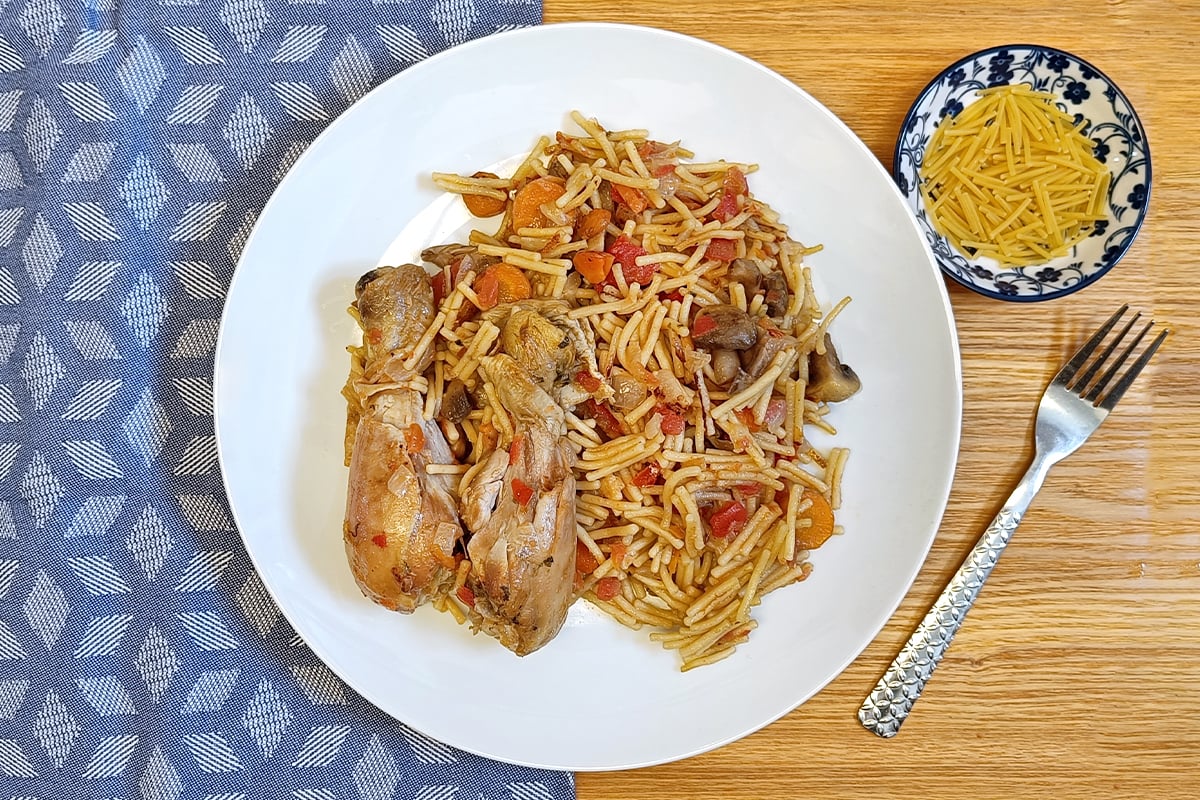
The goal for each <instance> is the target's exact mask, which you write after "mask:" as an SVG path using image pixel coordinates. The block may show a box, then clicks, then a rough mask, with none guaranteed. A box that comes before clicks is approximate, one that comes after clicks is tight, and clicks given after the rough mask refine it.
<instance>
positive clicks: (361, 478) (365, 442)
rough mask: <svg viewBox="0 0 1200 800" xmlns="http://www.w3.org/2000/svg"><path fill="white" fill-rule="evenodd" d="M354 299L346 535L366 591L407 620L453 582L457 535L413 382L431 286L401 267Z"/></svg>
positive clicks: (436, 438) (370, 276) (366, 284)
mask: <svg viewBox="0 0 1200 800" xmlns="http://www.w3.org/2000/svg"><path fill="white" fill-rule="evenodd" d="M355 295H356V298H355V307H356V309H357V311H358V314H359V318H360V321H361V324H362V327H363V331H364V336H363V342H364V347H365V351H366V352H365V356H364V363H363V371H362V375H361V376H360V377H359V378H358V379H357V380H354V381H352V383H351V385H350V387H348V388H349V389H350V392H349V394H350V396H351V397H353V398H355V399H356V400H357V408H355V409H354V411H355V412H356V413H357V414H358V423H357V426H356V428H355V432H354V440H353V445H352V450H351V455H350V476H349V481H348V485H347V495H346V518H345V522H344V524H343V528H342V538H343V540H344V543H345V546H346V556H347V559H348V560H349V562H350V567H351V570H352V571H353V573H354V578H355V580H356V581H357V582H358V586H359V588H360V589H361V590H362V592H363V594H364V595H366V596H367V597H368V598H370V599H371V600H373V601H375V602H376V603H379V604H380V605H383V606H385V607H387V608H390V609H392V610H394V611H400V612H403V613H406V614H408V613H412V611H414V610H415V609H416V608H417V606H419V605H421V604H422V603H425V602H427V601H429V600H431V599H433V598H434V597H437V596H438V595H439V594H443V593H445V592H446V591H447V590H448V588H449V587H450V586H451V585H452V584H453V581H454V567H455V563H454V547H455V544H456V543H457V542H458V541H459V540H460V539H461V538H462V526H461V524H460V523H459V519H458V512H457V509H456V506H455V500H454V495H453V493H452V492H453V486H454V484H453V481H452V476H448V475H430V474H428V473H427V472H426V469H425V468H426V466H427V465H428V464H452V463H454V457H453V455H452V454H451V452H450V447H449V445H448V444H447V443H446V439H445V437H444V436H443V434H442V431H441V428H440V427H439V426H438V425H437V423H436V421H432V420H430V421H426V420H424V419H423V418H422V414H421V412H422V407H423V405H424V403H423V400H422V397H421V394H420V392H418V391H416V390H415V389H413V388H412V387H411V386H410V383H411V381H412V380H413V379H414V378H416V376H418V375H420V374H421V373H422V372H424V370H425V368H426V367H427V366H428V365H429V360H430V358H431V356H430V355H428V354H427V355H425V356H424V357H422V358H418V359H417V360H416V361H415V363H411V364H410V363H409V361H410V360H411V356H412V354H413V349H414V348H415V347H416V345H417V344H418V342H419V341H420V339H421V337H422V335H423V334H424V333H425V330H426V329H427V328H428V327H429V325H430V323H431V322H432V321H433V289H432V287H431V285H430V282H429V277H428V275H426V273H425V271H424V270H423V269H421V268H420V267H418V266H415V265H413V264H405V265H404V266H401V267H381V268H379V269H375V270H372V271H371V272H368V273H367V274H366V275H363V277H362V278H360V279H359V281H358V284H357V286H356V287H355Z"/></svg>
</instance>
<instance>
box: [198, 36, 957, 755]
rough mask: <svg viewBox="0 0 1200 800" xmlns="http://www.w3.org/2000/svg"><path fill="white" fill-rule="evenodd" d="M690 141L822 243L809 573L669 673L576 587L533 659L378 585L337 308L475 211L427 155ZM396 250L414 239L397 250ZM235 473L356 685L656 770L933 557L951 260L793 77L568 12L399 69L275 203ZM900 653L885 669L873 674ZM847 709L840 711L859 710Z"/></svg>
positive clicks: (729, 735) (889, 604)
mask: <svg viewBox="0 0 1200 800" xmlns="http://www.w3.org/2000/svg"><path fill="white" fill-rule="evenodd" d="M571 109H579V110H581V111H582V112H583V113H584V114H586V115H588V116H596V117H598V118H599V119H600V121H601V122H602V123H603V124H605V125H607V126H609V127H610V128H623V127H644V128H649V130H650V131H651V134H652V135H653V136H654V137H655V138H658V139H660V140H667V141H670V140H674V139H682V140H683V142H684V144H685V146H687V147H689V148H691V149H692V150H694V151H695V152H696V154H697V158H699V159H715V158H726V159H729V160H745V161H753V162H756V163H758V164H759V165H761V170H760V171H759V172H758V173H757V174H755V175H753V176H751V178H750V184H751V188H752V189H753V191H754V192H755V194H756V195H757V196H758V197H761V198H763V199H764V200H766V201H767V202H769V203H770V204H771V205H772V206H773V207H774V208H775V209H777V210H778V211H779V212H780V213H781V214H782V215H783V217H784V219H785V220H786V221H787V222H788V223H790V225H791V229H792V234H793V237H794V238H796V239H798V240H800V241H803V242H804V243H806V244H816V243H821V244H824V246H825V250H824V251H823V252H821V253H819V254H816V255H814V256H810V257H809V259H808V261H809V263H810V264H811V265H812V267H813V269H814V272H815V273H816V283H817V286H818V289H819V290H820V292H821V294H822V296H823V297H824V298H825V299H826V301H828V302H829V303H830V304H832V302H834V301H836V300H837V299H839V298H841V297H842V296H843V295H846V294H849V295H851V296H852V297H853V298H854V300H853V302H852V303H851V304H850V306H849V307H848V308H847V309H846V310H845V311H844V312H843V313H842V315H841V316H840V317H839V318H838V320H837V322H836V323H835V325H834V335H835V337H836V341H837V345H838V350H839V352H840V353H841V354H842V355H843V357H844V358H845V359H846V360H847V361H848V362H849V363H850V364H852V365H853V366H854V367H855V369H856V370H857V371H858V373H859V375H861V376H862V379H863V381H864V384H865V388H864V389H863V391H862V392H861V393H860V394H858V395H856V396H855V397H854V398H853V399H851V400H850V401H849V402H846V403H844V404H842V405H841V406H840V407H838V408H836V410H835V411H834V412H833V413H832V415H831V419H832V421H833V423H834V424H835V425H836V426H837V427H838V428H839V429H840V435H839V437H838V440H839V442H841V443H844V444H846V445H848V446H849V447H850V448H851V450H852V452H851V455H850V460H849V465H848V467H847V469H846V473H845V481H844V485H843V494H844V497H845V501H844V507H843V508H842V510H841V512H840V522H841V524H843V525H844V526H845V529H846V534H845V535H844V536H842V537H838V538H836V539H835V540H834V541H831V542H830V543H828V544H827V545H826V546H824V547H822V548H821V549H820V550H819V551H818V552H816V554H815V556H814V558H813V563H814V565H815V570H814V572H813V575H812V577H811V578H810V579H809V580H808V581H807V582H805V583H802V584H798V585H796V586H792V587H789V588H787V589H784V590H781V591H779V592H776V593H775V594H773V595H771V596H770V597H769V598H767V600H766V601H765V602H764V603H763V604H762V606H761V607H759V608H758V609H756V611H755V617H756V618H757V619H758V620H759V623H760V627H759V629H758V630H757V631H755V632H754V634H753V635H752V636H751V639H750V642H749V643H748V644H747V645H745V646H743V647H741V648H739V650H738V652H737V653H736V655H735V656H734V657H732V658H730V659H727V660H726V661H724V662H721V663H719V664H716V665H714V666H710V667H705V668H702V669H698V670H694V671H692V672H689V673H686V674H681V673H680V672H679V664H678V657H677V654H676V653H674V652H668V651H665V650H663V649H661V648H660V647H659V646H658V645H657V644H654V643H653V642H651V641H650V640H649V639H648V637H647V634H646V632H645V631H642V632H634V631H630V630H627V629H625V628H622V627H621V626H620V625H618V624H617V623H615V622H613V621H611V620H609V619H608V618H606V617H604V616H602V615H601V614H600V613H599V612H596V611H595V610H594V609H591V608H590V607H589V606H588V605H587V604H586V603H577V604H576V605H575V607H574V608H573V609H572V611H571V615H570V618H569V620H568V624H567V625H566V626H565V627H564V629H563V631H562V632H561V633H560V634H559V636H558V637H557V638H556V639H555V640H554V641H553V642H551V643H550V644H549V645H548V646H546V647H545V648H543V649H542V650H540V651H538V652H537V653H534V654H533V655H531V656H528V657H526V658H523V659H521V658H517V657H516V656H514V655H512V654H511V653H509V652H508V651H506V650H504V649H503V648H502V647H501V646H500V645H499V644H498V643H496V642H495V641H494V640H492V639H490V638H488V637H487V636H483V635H480V636H472V635H471V634H470V632H469V631H468V629H467V628H465V627H459V626H457V625H456V624H455V623H454V621H453V619H452V618H450V617H449V616H448V615H444V614H438V613H437V612H434V611H432V610H431V609H428V608H424V609H421V610H419V611H418V613H416V614H415V615H412V616H401V615H399V614H395V613H392V612H389V611H386V610H385V609H383V608H381V607H379V606H377V605H374V604H372V603H370V602H369V601H367V600H365V599H364V598H363V597H362V595H361V594H360V593H359V591H358V589H357V588H356V586H355V584H354V581H353V579H352V577H351V575H350V571H349V568H348V567H347V564H346V558H345V555H344V553H343V550H342V541H341V539H342V534H341V528H342V517H343V511H344V504H345V485H346V469H345V468H344V467H343V466H342V440H343V433H344V420H345V403H344V401H343V400H342V398H341V396H340V395H339V391H340V389H341V387H342V384H343V382H344V380H345V377H346V372H347V368H348V364H349V362H348V360H347V355H346V352H345V347H346V346H347V345H348V344H350V343H352V342H354V341H355V339H356V329H355V326H354V324H353V322H352V321H351V319H350V317H349V316H348V315H347V314H346V307H347V305H348V304H349V303H350V301H351V300H352V298H353V286H354V282H355V280H356V279H357V278H358V276H359V275H361V274H362V273H364V272H366V271H367V270H369V269H371V268H372V267H374V266H376V265H377V264H378V263H380V260H381V258H383V257H384V254H385V253H386V254H388V257H389V258H401V257H408V258H413V257H415V256H416V255H417V252H418V250H419V249H420V247H421V246H422V245H425V244H431V243H439V242H441V241H443V240H444V239H445V237H446V236H447V235H450V234H451V233H453V232H455V231H457V230H458V229H459V228H460V227H461V224H462V223H463V222H464V221H465V216H464V215H463V213H462V212H461V211H459V210H458V207H459V206H461V203H457V205H456V203H454V202H450V201H449V200H447V198H446V197H445V196H444V195H441V194H440V193H439V192H438V191H437V190H436V189H435V188H434V187H433V185H432V183H431V181H430V179H429V173H430V172H431V171H433V170H445V171H455V172H463V171H465V172H467V173H470V172H473V171H475V170H477V169H486V168H487V166H489V165H492V164H502V163H504V162H505V161H506V160H508V159H511V158H512V157H513V156H515V155H517V154H520V153H522V152H524V151H526V150H527V149H528V148H529V147H530V146H531V145H532V144H533V142H534V140H535V139H536V137H537V136H538V135H539V134H542V133H553V132H554V131H555V130H558V129H561V128H563V127H564V126H566V125H568V124H569V118H568V114H569V112H570V110H571ZM402 251H403V252H402ZM215 393H216V428H217V439H218V444H219V448H220V458H221V468H222V471H223V474H224V478H225V483H226V487H227V490H228V494H229V501H230V504H231V506H232V509H233V512H234V516H235V517H236V520H237V525H238V529H239V530H240V531H241V534H242V537H243V539H244V540H245V543H246V548H247V549H248V550H249V552H250V556H251V558H252V559H253V560H254V563H255V565H256V567H257V568H258V571H259V573H260V574H261V576H262V578H263V581H264V582H265V583H266V585H267V587H268V589H269V590H270V591H271V594H272V595H273V596H274V598H275V600H276V602H277V603H278V604H279V607H280V609H281V610H282V611H283V613H284V614H285V615H286V616H287V618H288V620H289V621H290V622H291V623H292V625H293V626H295V628H296V630H297V631H298V632H299V633H300V635H301V636H302V637H303V638H304V640H305V641H306V642H307V643H308V644H309V646H311V647H312V649H313V650H314V651H315V652H316V653H317V655H318V656H320V657H321V658H322V659H323V660H324V661H325V662H326V663H327V664H328V665H329V666H330V667H331V668H332V669H333V670H334V671H335V672H336V673H337V674H338V675H340V676H341V677H342V678H343V679H344V680H345V681H346V682H347V683H348V684H349V685H350V686H351V687H353V688H354V689H355V690H356V691H358V692H359V693H360V694H362V695H363V696H364V697H366V698H367V699H368V700H369V701H371V702H372V703H374V704H375V705H377V706H378V707H379V708H381V709H383V710H384V711H386V712H388V713H389V714H391V715H393V716H395V717H396V718H398V719H400V720H402V721H404V722H405V723H407V724H408V725H411V726H412V727H414V728H416V729H418V730H420V731H422V732H424V733H426V734H428V735H430V736H433V737H435V738H437V739H440V740H442V741H444V742H446V743H448V744H451V745H455V746H457V747H460V748H462V749H465V750H469V751H472V752H475V753H478V754H481V755H485V756H489V757H492V758H495V759H500V760H504V761H510V762H516V763H521V764H528V765H533V766H541V767H549V768H555V769H572V770H602V769H621V768H629V767H636V766H643V765H649V764H656V763H661V762H665V761H671V760H674V759H679V758H684V757H686V756H689V755H693V754H696V753H700V752H703V751H705V750H709V749H711V748H714V747H717V746H719V745H722V744H724V743H727V742H730V741H733V740H735V739H737V738H739V737H741V736H744V735H746V734H748V733H750V732H752V731H754V730H757V729H758V728H760V727H762V726H763V725H766V724H767V723H769V722H771V721H772V720H775V719H777V718H778V717H780V716H782V715H783V714H786V713H787V712H788V711H790V710H792V709H794V708H795V707H796V706H798V705H799V704H801V703H803V702H804V701H805V700H806V699H808V698H809V697H810V696H812V695H813V694H814V693H816V692H817V691H818V690H819V689H821V687H823V686H824V685H825V684H826V683H828V682H829V681H830V680H832V679H833V678H834V677H835V676H836V675H837V674H838V673H839V672H841V671H842V670H843V669H844V668H845V667H846V665H848V664H849V663H850V662H851V661H852V660H853V659H854V658H855V657H856V656H857V655H858V654H859V653H860V652H861V651H862V649H863V648H864V647H865V646H866V645H867V644H868V643H869V642H870V641H871V639H872V638H873V637H874V636H875V635H876V634H877V633H878V632H879V630H880V628H881V627H882V626H883V624H884V623H885V622H886V620H887V619H888V617H889V616H890V615H891V614H892V612H893V611H894V610H895V608H896V606H897V605H898V604H899V602H900V600H901V598H902V597H903V595H904V593H905V592H906V591H907V590H908V588H909V585H910V584H911V582H912V580H913V578H914V577H915V576H916V574H917V571H918V569H919V568H920V566H921V564H922V562H923V561H924V559H925V555H926V552H927V551H928V548H929V546H930V544H931V543H932V541H933V537H934V534H935V532H936V529H937V526H938V523H939V521H940V519H941V515H942V512H943V510H944V508H945V503H946V498H947V495H948V493H949V489H950V483H951V479H952V476H953V473H954V466H955V461H956V457H957V452H958V438H959V426H960V419H961V395H962V392H961V375H960V371H959V361H958V343H957V340H956V338H955V330H954V324H953V319H952V315H951V310H950V305H949V302H948V299H947V296H946V291H945V287H944V286H943V283H942V280H941V277H940V274H939V272H938V268H937V265H936V264H935V263H934V261H933V258H932V255H931V253H930V252H929V249H928V247H927V245H926V244H925V242H924V239H923V238H922V237H921V235H920V234H919V231H918V229H917V227H916V224H915V223H914V221H913V218H912V215H911V214H910V213H909V212H908V210H907V209H906V208H905V206H904V203H903V200H902V198H901V196H900V193H899V191H898V190H897V188H896V186H895V185H894V184H893V183H892V181H891V179H890V178H889V177H888V174H887V172H886V171H885V170H884V169H883V167H882V166H881V165H880V164H879V162H878V161H877V160H876V159H875V158H874V157H873V156H872V154H871V153H870V151H869V150H868V149H867V148H866V147H865V146H864V145H863V144H862V142H861V141H859V140H858V139H857V138H856V137H855V136H854V134H853V133H851V131H850V130H849V129H848V128H847V127H846V126H845V125H844V124H843V123H842V122H840V121H839V120H838V119H837V118H836V117H835V116H834V115H833V114H832V113H830V112H829V111H828V110H827V109H826V108H824V107H823V106H821V105H820V104H819V103H817V102H816V101H815V100H813V99H812V98H811V97H809V96H808V95H807V94H805V93H804V92H803V91H801V90H800V89H798V88H797V87H796V86H795V85H793V84H791V83H789V82H788V81H786V80H784V79H783V78H782V77H780V76H779V75H777V74H775V73H773V72H770V71H769V70H767V69H765V68H763V67H762V66H760V65H758V64H756V63H754V62H753V61H750V60H749V59H747V58H744V57H742V56H740V55H737V54H735V53H732V52H729V51H727V50H723V49H721V48H719V47H715V46H713V45H711V44H708V43H705V42H702V41H697V40H695V39H691V38H687V37H684V36H679V35H676V34H671V33H665V32H662V31H656V30H650V29H644V28H635V27H628V26H616V25H602V24H579V25H554V26H545V27H541V28H532V29H527V30H521V31H516V32H511V33H505V34H500V35H496V36H492V37H488V38H486V39H482V40H479V41H476V42H473V43H470V44H467V45H464V46H461V47H457V48H455V49H453V50H451V51H448V52H446V53H444V54H442V55H439V56H436V57H434V58H431V59H429V60H428V61H425V62H423V63H421V64H418V65H416V66H414V67H412V68H410V69H408V70H406V71H405V72H403V73H402V74H400V75H399V76H397V77H396V78H393V79H392V80H390V81H388V82H387V83H385V84H384V85H382V86H381V87H379V88H378V89H376V90H375V91H374V92H372V93H371V94H369V95H368V96H366V97H365V98H363V99H362V100H361V101H360V102H359V103H358V104H357V105H355V106H354V107H353V108H352V109H350V110H349V111H348V112H346V113H345V114H344V115H342V116H341V117H340V118H339V119H338V120H337V121H336V122H334V124H332V125H331V126H330V127H329V129H328V130H327V131H326V132H325V133H324V134H323V135H322V136H321V137H320V138H319V139H318V140H317V141H316V142H314V143H313V144H312V146H311V147H309V149H308V151H307V152H306V153H305V154H304V156H303V157H302V158H301V159H300V160H299V161H298V162H297V163H296V165H295V166H294V167H293V168H292V170H291V172H290V173H289V174H288V176H287V178H286V179H285V180H284V181H283V183H282V184H281V185H280V187H279V188H278V190H277V191H276V193H275V195H274V197H273V198H272V199H271V201H270V203H269V204H268V205H267V207H266V209H265V210H264V211H263V213H262V215H261V217H260V219H259V221H258V224H257V226H256V228H255V230H254V232H253V235H252V236H251V238H250V240H249V242H248V243H247V244H246V247H245V250H244V252H243V254H242V259H241V263H240V265H239V267H238V269H237V272H236V274H235V276H234V280H233V283H232V286H231V287H230V290H229V297H228V301H227V303H226V306H225V316H224V319H223V321H222V326H221V332H220V340H219V344H218V350H217V358H216V384H215ZM883 666H884V665H882V664H881V665H880V668H881V669H882V668H883ZM853 712H854V709H851V708H847V709H846V720H847V721H846V724H847V725H850V724H854V723H853V719H854V716H853Z"/></svg>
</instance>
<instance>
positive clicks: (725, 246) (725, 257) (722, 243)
mask: <svg viewBox="0 0 1200 800" xmlns="http://www.w3.org/2000/svg"><path fill="white" fill-rule="evenodd" d="M722 221H724V220H722ZM704 255H705V256H706V257H708V258H711V259H712V260H713V261H725V262H729V261H733V260H734V259H735V258H737V242H735V241H734V240H733V239H710V240H709V242H708V249H707V250H705V251H704Z"/></svg>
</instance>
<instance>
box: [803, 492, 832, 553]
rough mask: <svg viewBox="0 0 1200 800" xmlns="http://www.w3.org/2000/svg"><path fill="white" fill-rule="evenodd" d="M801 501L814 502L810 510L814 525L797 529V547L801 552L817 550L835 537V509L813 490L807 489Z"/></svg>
mask: <svg viewBox="0 0 1200 800" xmlns="http://www.w3.org/2000/svg"><path fill="white" fill-rule="evenodd" d="M800 499H801V502H803V501H804V500H811V501H812V506H811V507H810V508H809V509H808V518H809V519H811V520H812V525H809V526H808V527H807V528H797V529H796V547H797V548H798V549H800V550H816V549H817V548H818V547H820V546H821V545H823V544H825V542H826V541H827V540H828V539H829V537H830V536H832V535H833V507H832V506H830V505H829V501H828V500H826V499H825V496H824V495H822V494H818V493H817V492H814V491H813V490H812V489H805V490H804V493H803V494H802V495H801V496H800Z"/></svg>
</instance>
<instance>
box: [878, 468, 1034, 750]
mask: <svg viewBox="0 0 1200 800" xmlns="http://www.w3.org/2000/svg"><path fill="white" fill-rule="evenodd" d="M1049 468H1050V463H1048V462H1047V461H1045V460H1043V459H1042V458H1040V457H1039V458H1035V459H1034V462H1033V464H1031V465H1030V467H1029V470H1028V471H1027V472H1026V473H1025V476H1024V477H1023V478H1022V479H1021V481H1020V482H1019V483H1018V484H1017V486H1016V488H1015V489H1014V490H1013V493H1012V495H1011V496H1010V497H1009V498H1008V500H1007V501H1006V502H1005V504H1004V506H1003V508H1001V509H1000V513H998V514H997V515H996V516H995V518H994V519H993V520H992V524H991V525H989V526H988V528H987V530H985V531H984V532H983V535H982V536H980V537H979V541H977V542H976V543H975V547H974V548H972V549H971V553H970V555H968V556H967V558H966V560H965V561H963V563H962V566H960V567H959V568H958V572H956V573H955V574H954V577H953V578H951V579H950V583H949V584H948V585H947V586H946V588H945V589H944V590H943V591H942V594H941V597H939V598H938V599H937V602H935V603H934V604H933V607H932V608H930V609H929V613H928V614H926V615H925V619H924V620H922V621H921V624H920V625H919V626H918V627H917V630H916V631H915V632H914V633H913V635H912V636H911V637H910V638H909V640H908V642H907V643H906V644H905V645H904V647H903V648H902V649H901V650H900V654H899V655H898V656H896V660H895V661H893V662H892V665H891V666H890V667H888V670H887V672H885V673H884V674H883V677H882V678H880V680H879V683H878V684H876V685H875V689H874V691H872V692H871V694H870V695H868V697H867V699H866V700H865V701H864V702H863V704H862V707H861V708H860V709H859V710H858V719H859V722H861V723H862V724H863V727H865V728H866V729H867V730H869V731H871V732H872V733H875V734H878V735H879V736H882V737H883V738H885V739H890V738H891V737H893V736H895V735H896V734H897V733H898V732H899V730H900V725H901V724H902V723H903V722H904V720H905V718H907V717H908V714H909V712H910V711H912V707H913V705H914V704H915V703H916V702H917V698H919V697H920V696H921V691H922V690H923V689H924V688H925V683H926V682H927V681H928V680H929V678H930V677H931V676H932V675H933V671H934V669H935V668H937V665H938V662H939V661H941V660H942V656H943V655H945V654H946V650H947V648H949V647H950V642H951V641H953V640H954V634H956V633H958V628H959V626H960V625H962V622H963V620H964V619H965V618H966V616H967V612H968V611H970V610H971V606H972V605H974V603H975V598H976V597H978V596H979V590H980V589H982V588H983V584H984V581H986V580H987V578H988V575H991V574H992V568H993V567H995V566H996V562H997V561H998V560H999V559H1000V554H1001V553H1003V552H1004V548H1005V547H1006V546H1007V545H1008V541H1009V539H1011V538H1012V535H1013V531H1015V530H1016V529H1017V525H1019V524H1020V523H1021V518H1022V517H1023V516H1025V511H1026V509H1028V508H1029V504H1030V502H1032V500H1033V497H1034V495H1035V494H1037V491H1038V489H1040V488H1041V486H1042V481H1043V480H1044V479H1045V477H1046V472H1047V471H1048V470H1049Z"/></svg>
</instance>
